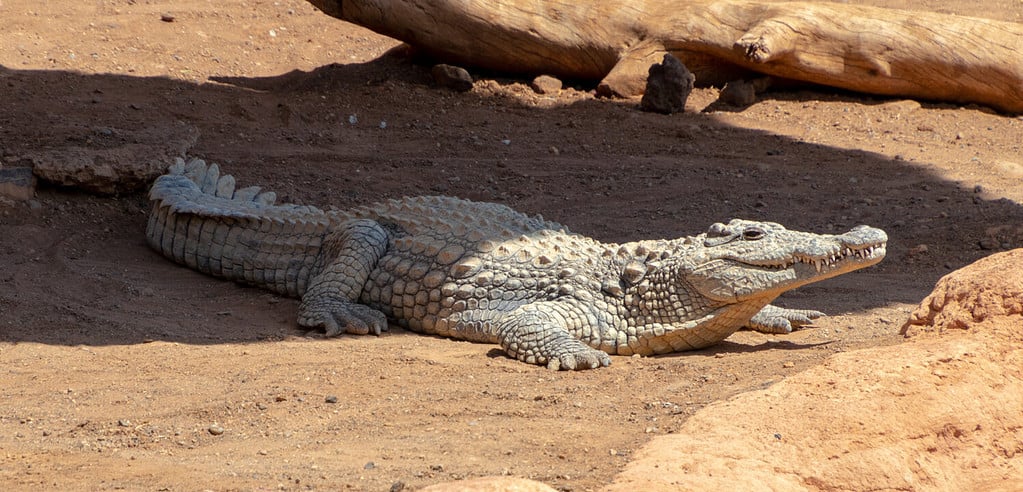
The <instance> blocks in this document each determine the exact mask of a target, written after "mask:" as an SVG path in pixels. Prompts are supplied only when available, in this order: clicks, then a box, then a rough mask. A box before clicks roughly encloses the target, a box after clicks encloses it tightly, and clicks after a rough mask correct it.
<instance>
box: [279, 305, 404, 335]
mask: <svg viewBox="0 0 1023 492" xmlns="http://www.w3.org/2000/svg"><path fill="white" fill-rule="evenodd" d="M298 324H299V325H301V326H304V327H306V328H322V329H323V331H324V332H325V334H326V336H328V337H334V336H337V335H340V334H342V333H350V334H352V335H368V334H373V335H380V333H382V332H385V331H387V317H386V316H384V313H381V312H380V311H377V310H376V309H373V308H371V307H368V306H364V305H362V304H352V303H347V302H345V303H336V302H303V303H302V307H301V308H300V309H299V317H298Z"/></svg>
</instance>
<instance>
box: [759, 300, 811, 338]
mask: <svg viewBox="0 0 1023 492" xmlns="http://www.w3.org/2000/svg"><path fill="white" fill-rule="evenodd" d="M822 316H825V314H824V313H822V312H820V311H814V310H812V309H787V308H782V307H778V306H773V305H771V304H768V305H766V306H764V308H763V309H761V310H760V312H758V313H757V314H755V315H754V316H753V318H751V319H750V320H749V322H748V323H746V327H747V328H749V329H751V330H755V331H759V332H761V333H776V334H781V333H792V331H793V330H798V329H800V328H802V327H803V326H805V325H809V324H812V323H813V320H815V319H817V318H820V317H822Z"/></svg>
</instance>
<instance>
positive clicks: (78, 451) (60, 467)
mask: <svg viewBox="0 0 1023 492" xmlns="http://www.w3.org/2000/svg"><path fill="white" fill-rule="evenodd" d="M872 3H873V4H876V5H882V6H886V7H898V8H917V9H929V10H938V11H944V12H950V13H959V14H968V15H976V16H988V17H990V16H995V18H998V19H1001V20H1010V21H1020V19H1021V17H1020V16H1021V13H1023V4H1020V3H1019V2H1008V1H1006V2H1001V1H999V2H981V1H973V2H956V4H955V6H952V7H949V6H947V5H945V2H931V1H920V0H900V1H877V2H872ZM161 14H170V15H172V16H173V22H165V21H162V20H161ZM0 18H2V19H3V24H4V29H3V32H2V34H0V162H3V163H4V164H5V165H7V166H16V165H19V164H22V163H24V162H26V160H27V158H26V156H28V155H31V154H32V153H34V152H39V151H47V152H61V151H62V150H63V149H75V150H76V151H81V150H82V149H85V150H89V149H92V150H103V149H118V148H129V146H132V145H139V143H140V142H142V143H143V144H145V145H155V146H156V147H159V144H160V142H156V143H155V144H154V143H153V142H152V138H151V135H152V134H153V129H161V128H171V127H175V126H174V125H184V126H186V127H188V128H191V129H194V130H195V132H196V135H198V138H197V140H196V141H195V143H194V146H192V148H191V150H190V152H191V153H192V154H194V155H198V156H201V157H203V158H205V159H207V160H210V161H214V162H218V163H220V164H221V165H222V167H223V168H224V169H225V170H226V171H227V172H230V173H232V174H234V175H236V176H237V177H238V179H239V181H240V182H243V183H247V184H260V185H263V186H265V187H266V188H268V189H272V190H275V191H277V192H278V194H279V196H281V199H282V200H284V201H290V202H297V203H308V204H315V205H318V206H322V207H328V206H336V207H347V206H351V205H355V204H359V203H364V202H366V201H370V200H378V199H382V198H392V197H399V196H402V195H417V194H449V195H456V196H461V197H465V198H471V199H477V200H487V201H496V202H501V203H505V204H508V205H510V206H512V207H514V208H516V209H519V210H522V211H524V212H528V213H542V214H543V215H544V216H545V217H548V218H551V219H554V220H557V221H559V222H561V223H564V224H567V225H569V226H570V227H572V228H573V229H574V230H576V231H578V232H581V233H584V234H587V235H591V236H593V237H595V238H598V239H601V240H605V241H628V240H637V239H643V238H658V237H675V236H679V235H687V234H696V233H699V232H701V231H703V230H704V229H705V228H706V227H707V226H708V225H710V224H711V223H713V222H718V221H724V220H727V219H729V218H732V217H743V218H751V219H760V220H771V221H775V222H780V223H783V224H785V225H786V226H788V227H790V228H794V229H803V230H811V231H818V232H833V231H844V230H847V229H848V228H850V227H852V226H854V225H856V224H860V223H866V224H870V225H873V226H877V227H881V228H883V229H885V230H886V231H888V233H889V236H890V238H891V242H890V247H889V257H888V258H887V259H886V260H885V261H884V262H883V263H882V264H880V265H878V266H876V267H874V268H871V269H869V270H865V271H861V272H857V273H854V274H850V275H846V276H842V277H839V278H837V279H833V280H830V281H827V282H824V283H820V284H814V285H812V286H808V287H806V288H803V289H801V290H798V291H794V292H791V293H789V294H786V295H785V296H784V297H782V298H781V299H780V304H782V305H785V306H789V307H798V308H814V309H820V310H823V311H826V312H828V313H830V314H832V316H830V317H828V318H825V319H822V320H820V321H819V322H818V323H817V324H816V326H815V327H813V328H812V329H808V330H804V331H801V332H797V333H794V334H792V335H788V336H766V335H762V334H757V333H749V332H740V333H738V334H736V335H734V336H733V337H732V338H730V339H729V340H727V341H726V342H724V343H722V344H720V345H718V346H716V347H713V348H711V349H707V350H702V351H698V352H693V353H687V354H679V355H673V356H663V357H652V358H625V357H613V364H612V366H611V367H610V368H607V369H602V370H598V371H588V372H583V373H554V372H550V371H547V370H546V369H543V368H539V367H532V366H528V365H526V364H522V363H519V362H516V361H514V360H510V359H508V358H506V357H505V356H504V355H503V354H502V353H501V352H500V351H498V350H496V349H495V347H493V346H486V345H476V344H470V343H461V342H454V341H450V340H445V339H437V338H431V337H423V336H419V335H415V334H412V333H408V332H404V331H401V330H398V329H393V330H392V331H391V332H390V333H388V334H386V335H384V336H381V337H347V336H346V337H341V338H338V339H324V338H323V337H322V336H321V335H320V334H317V333H306V332H304V331H301V330H299V329H298V328H297V325H296V323H295V315H296V311H297V302H296V301H294V300H291V299H284V298H278V297H275V296H273V295H270V294H267V293H265V292H262V291H259V290H256V289H251V288H244V287H239V286H236V285H234V284H231V283H227V282H223V281H218V280H215V279H211V278H207V277H204V276H202V275H200V274H197V273H194V272H190V271H188V270H186V269H183V268H179V267H177V266H175V265H173V264H171V263H170V262H168V261H166V260H164V259H163V258H161V257H160V256H159V255H157V254H156V253H154V252H152V251H150V250H149V249H147V247H146V245H145V242H144V238H143V231H144V227H145V219H146V214H147V201H146V197H145V194H144V193H141V192H140V193H134V194H124V195H122V196H114V197H109V196H108V197H101V196H94V195H89V194H84V193H82V192H80V191H77V190H74V189H65V188H59V187H50V186H41V187H40V189H39V190H38V193H37V195H36V197H35V198H34V199H33V200H31V201H26V202H10V201H5V202H3V203H2V204H0V313H2V316H0V484H3V485H4V488H5V489H33V490H38V489H40V488H47V489H145V490H196V489H215V490H224V489H228V490H230V489H277V488H282V489H327V490H337V489H354V490H388V489H391V488H392V487H394V488H400V486H405V487H408V488H414V487H421V486H424V485H429V484H432V483H436V482H441V481H447V480H453V479H459V478H467V477H476V476H482V475H502V474H503V475H512V476H518V477H529V478H535V479H538V480H541V481H544V482H546V483H548V484H551V485H553V486H555V487H557V488H560V489H562V490H575V491H582V490H594V489H597V488H600V487H601V486H603V485H605V484H607V483H608V482H609V481H610V479H611V478H612V477H613V476H614V475H615V474H617V473H618V472H619V471H620V470H621V469H622V468H623V466H624V465H625V463H627V462H628V461H629V459H630V456H631V455H632V453H633V452H634V451H635V450H636V449H638V448H639V447H640V446H641V445H643V444H644V443H645V442H647V441H648V440H649V439H650V438H651V437H652V436H655V435H659V434H665V433H672V432H675V431H676V430H678V429H680V428H681V426H682V425H683V423H684V422H685V421H686V419H687V417H688V416H690V415H691V414H692V413H693V412H695V411H697V410H699V409H700V408H702V407H704V406H706V405H708V404H709V403H711V402H715V401H720V400H722V399H725V398H727V397H730V396H732V395H736V394H738V393H742V392H746V391H750V390H754V389H762V388H765V387H768V386H770V385H771V384H773V383H775V382H778V381H781V380H783V379H785V378H786V377H789V376H791V375H794V374H797V373H800V372H802V371H804V370H806V369H807V368H810V367H814V366H817V365H819V364H820V363H821V362H822V361H823V360H824V359H825V358H827V357H828V356H830V355H832V354H834V353H836V352H843V351H849V350H854V349H859V348H867V347H878V346H884V345H892V344H898V343H900V341H901V340H902V338H901V336H900V335H899V334H898V330H899V327H900V326H901V325H902V323H903V322H904V321H905V319H906V318H907V316H908V314H909V312H910V311H911V310H912V308H913V307H915V305H916V303H918V302H919V301H920V300H921V299H923V297H924V296H925V295H926V294H927V293H928V292H930V290H931V289H932V287H933V285H934V282H935V281H936V280H937V279H938V278H939V277H940V276H942V275H944V274H945V273H948V272H949V271H951V270H953V269H956V268H958V267H961V266H963V265H966V264H968V263H971V262H973V261H975V260H977V259H978V258H981V257H984V256H987V255H990V254H992V253H994V252H996V251H1000V250H1005V249H1010V248H1017V247H1021V246H1023V208H1021V205H1020V204H1021V203H1023V182H1021V178H1023V160H1021V157H1020V155H1021V154H1020V145H1021V140H1023V138H1021V137H1023V120H1021V119H1020V118H1017V117H1013V116H1007V115H1000V114H996V113H994V112H992V111H989V110H987V109H986V108H982V107H960V106H955V105H947V104H933V103H926V102H925V103H923V105H922V106H921V105H920V104H917V103H914V102H911V101H901V100H882V99H877V98H871V97H867V96H862V95H855V94H845V93H838V92H834V91H828V90H813V91H811V90H804V91H796V92H774V93H768V94H766V95H764V96H763V97H762V98H761V99H760V100H759V101H758V102H757V103H756V104H754V105H753V106H751V107H748V108H744V109H729V108H725V107H719V106H717V105H712V104H713V103H714V101H715V99H716V97H717V90H716V89H713V88H703V89H697V90H696V91H695V92H694V93H693V95H692V96H691V98H690V100H689V105H688V108H687V109H688V110H689V111H687V112H686V113H684V114H677V115H672V116H661V115H654V114H648V113H643V112H640V111H638V110H637V109H636V103H635V102H634V101H633V102H628V101H625V102H623V101H607V100H600V99H596V98H594V96H593V95H592V87H589V86H585V85H583V86H576V87H570V88H567V89H566V90H565V91H563V92H562V93H561V94H558V95H545V96H541V95H537V94H534V93H533V92H532V91H531V90H530V89H529V87H528V81H524V80H517V79H509V78H500V77H498V78H494V76H493V75H488V74H479V73H476V75H477V76H478V77H479V78H480V80H479V81H477V83H476V85H475V88H474V89H473V90H472V91H471V92H469V93H465V94H456V93H452V92H449V91H446V90H442V89H438V88H435V87H433V86H432V82H431V78H430V76H429V67H428V66H421V65H416V64H414V63H412V62H410V61H409V60H407V59H404V58H402V57H400V56H384V54H385V53H386V52H387V51H388V50H389V49H391V48H393V47H395V46H396V45H397V44H398V43H397V42H395V41H393V40H390V39H387V38H383V37H380V36H377V35H375V34H373V33H371V32H368V31H366V30H364V29H361V28H358V27H356V26H352V25H349V24H346V23H343V22H340V21H337V20H334V19H331V18H328V17H327V16H325V15H322V14H320V13H318V12H316V11H315V10H314V9H313V8H312V7H310V6H308V5H307V4H305V3H303V2H299V1H293V0H280V1H274V2H268V1H262V2H261V1H256V2H237V1H225V2H208V1H199V0H183V1H180V2H175V3H173V4H169V3H155V2H142V1H134V0H129V1H126V2H120V1H118V2H114V1H99V2H87V3H70V2H31V1H26V0H0ZM353 121H354V123H353ZM157 134H159V132H157ZM157 150H159V149H156V150H154V152H156V151H157ZM328 397H336V398H337V402H336V403H328V402H327V400H328ZM807 418H808V419H815V418H827V416H815V415H808V416H807Z"/></svg>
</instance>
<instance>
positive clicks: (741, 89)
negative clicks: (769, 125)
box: [718, 80, 757, 107]
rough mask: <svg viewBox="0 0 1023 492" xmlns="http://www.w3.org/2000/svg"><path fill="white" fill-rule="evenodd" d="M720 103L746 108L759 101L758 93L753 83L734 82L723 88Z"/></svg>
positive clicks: (719, 97) (719, 96) (719, 98)
mask: <svg viewBox="0 0 1023 492" xmlns="http://www.w3.org/2000/svg"><path fill="white" fill-rule="evenodd" d="M718 101H720V102H723V103H725V104H728V105H730V106H738V107H746V106H749V105H750V104H753V103H755V102H756V101H757V92H756V90H755V89H754V88H753V84H752V83H750V82H746V81H745V80H733V81H731V82H729V83H727V84H725V86H724V87H722V88H721V93H720V94H718Z"/></svg>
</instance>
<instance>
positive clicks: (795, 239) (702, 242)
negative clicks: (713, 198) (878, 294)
mask: <svg viewBox="0 0 1023 492" xmlns="http://www.w3.org/2000/svg"><path fill="white" fill-rule="evenodd" d="M887 241H888V235H887V234H885V232H884V231H882V230H881V229H875V228H873V227H868V226H857V227H855V228H853V229H852V230H850V231H849V232H846V233H845V234H839V235H831V234H812V233H808V232H799V231H790V230H787V229H785V227H783V226H781V225H780V224H775V223H773V222H754V221H749V220H738V219H736V220H732V221H731V222H729V223H727V224H720V223H719V224H714V225H712V226H710V229H709V230H708V231H707V232H706V233H705V234H701V235H699V236H697V237H696V238H693V244H692V245H691V246H693V248H694V250H693V252H692V253H691V254H690V256H689V257H688V261H687V263H689V265H688V268H686V270H687V271H686V272H685V280H686V282H687V283H689V284H690V285H691V286H692V287H693V288H695V290H696V291H698V292H699V293H701V294H702V295H703V296H704V297H706V298H708V299H711V300H712V301H715V302H720V303H724V304H734V303H740V302H744V301H747V300H752V299H758V300H762V299H765V298H766V299H767V302H770V300H771V299H774V298H775V297H777V296H778V295H780V294H781V293H783V292H785V291H787V290H791V289H794V288H796V287H799V286H801V285H806V284H809V283H813V282H817V281H820V280H824V279H827V278H831V277H834V276H836V275H841V274H843V273H846V272H850V271H853V270H858V269H860V268H865V267H868V266H870V265H874V264H876V263H878V262H880V261H881V260H882V259H884V256H885V247H886V245H887Z"/></svg>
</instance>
